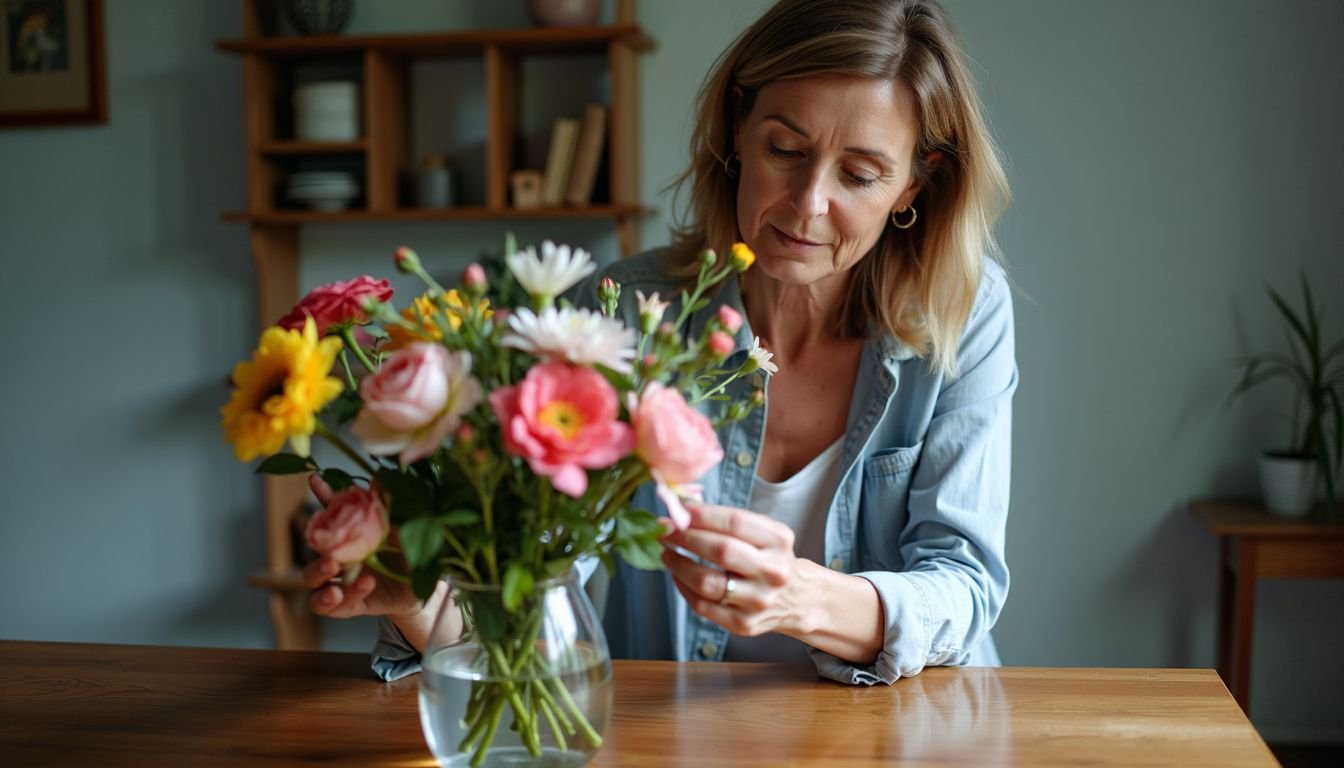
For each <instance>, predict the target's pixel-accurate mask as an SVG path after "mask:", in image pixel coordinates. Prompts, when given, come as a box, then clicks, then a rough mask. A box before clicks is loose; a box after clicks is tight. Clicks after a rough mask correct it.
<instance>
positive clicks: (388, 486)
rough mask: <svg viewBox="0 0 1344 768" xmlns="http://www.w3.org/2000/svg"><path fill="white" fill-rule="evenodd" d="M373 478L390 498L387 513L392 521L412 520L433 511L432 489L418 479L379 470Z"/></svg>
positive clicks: (393, 471)
mask: <svg viewBox="0 0 1344 768" xmlns="http://www.w3.org/2000/svg"><path fill="white" fill-rule="evenodd" d="M374 476H375V477H376V478H377V480H378V484H379V485H381V486H382V487H383V490H384V491H386V492H387V494H388V496H390V497H391V498H392V506H391V509H389V510H388V511H389V513H391V515H392V519H393V520H394V521H396V522H403V521H407V520H413V519H415V518H417V517H420V516H421V515H424V514H425V513H428V512H431V511H432V510H433V506H432V504H433V499H434V492H433V489H431V488H430V486H429V485H428V484H426V483H425V481H423V480H421V479H420V478H418V477H415V476H414V475H406V474H402V473H401V472H399V471H397V470H395V469H380V470H378V472H377V474H376V475H374Z"/></svg>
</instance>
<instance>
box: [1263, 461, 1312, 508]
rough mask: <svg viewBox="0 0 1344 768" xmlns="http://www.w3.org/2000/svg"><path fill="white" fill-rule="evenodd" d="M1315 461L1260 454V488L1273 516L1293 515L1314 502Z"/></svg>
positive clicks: (1309, 506)
mask: <svg viewBox="0 0 1344 768" xmlns="http://www.w3.org/2000/svg"><path fill="white" fill-rule="evenodd" d="M1316 469H1317V465H1316V460H1315V459H1300V458H1293V457H1284V456H1273V455H1270V454H1267V453H1262V454H1260V487H1261V489H1262V490H1263V491H1264V493H1265V506H1266V507H1267V508H1269V511H1270V512H1273V513H1274V514H1276V515H1285V516H1288V517H1297V516H1301V515H1305V514H1307V513H1308V512H1310V511H1311V507H1312V505H1313V504H1314V503H1315V501H1316Z"/></svg>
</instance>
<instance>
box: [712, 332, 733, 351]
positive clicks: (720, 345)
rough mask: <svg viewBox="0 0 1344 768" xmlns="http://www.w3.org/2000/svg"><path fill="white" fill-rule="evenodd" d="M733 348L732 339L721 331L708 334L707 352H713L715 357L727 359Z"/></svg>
mask: <svg viewBox="0 0 1344 768" xmlns="http://www.w3.org/2000/svg"><path fill="white" fill-rule="evenodd" d="M733 347H734V344H733V337H732V336H729V335H728V334H726V333H724V332H723V331H714V332H713V333H711V334H709V351H710V352H713V353H714V356H715V357H727V356H728V355H730V354H732V353H733Z"/></svg>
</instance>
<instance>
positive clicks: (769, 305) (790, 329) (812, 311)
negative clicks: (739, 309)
mask: <svg viewBox="0 0 1344 768" xmlns="http://www.w3.org/2000/svg"><path fill="white" fill-rule="evenodd" d="M849 278H850V275H848V274H842V275H836V276H834V277H831V278H827V279H825V280H821V281H818V282H816V283H812V284H810V285H793V284H789V283H782V282H780V281H778V280H775V279H774V278H772V277H770V276H768V275H766V274H765V273H764V272H762V271H752V272H748V273H747V277H746V280H745V282H744V284H743V287H742V290H743V296H742V305H743V307H744V308H745V309H746V310H747V320H748V321H749V322H750V323H751V330H752V333H754V334H756V335H757V336H759V337H760V338H761V343H762V344H763V345H764V346H765V347H766V349H768V350H770V351H771V352H773V353H775V355H777V356H779V357H780V358H782V359H791V358H792V359H796V358H798V357H803V356H805V353H806V351H807V350H810V349H815V348H816V347H817V346H818V345H825V344H830V343H833V342H835V341H837V340H838V339H839V338H840V336H839V334H838V333H837V332H836V329H837V328H838V326H839V322H838V321H839V318H840V312H841V309H842V308H843V306H844V302H845V300H846V294H847V292H848V290H847V289H848V286H849Z"/></svg>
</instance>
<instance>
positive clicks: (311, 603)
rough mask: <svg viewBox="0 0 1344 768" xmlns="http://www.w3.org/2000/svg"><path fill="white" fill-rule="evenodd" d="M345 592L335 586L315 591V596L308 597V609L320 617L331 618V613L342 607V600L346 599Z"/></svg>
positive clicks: (330, 585)
mask: <svg viewBox="0 0 1344 768" xmlns="http://www.w3.org/2000/svg"><path fill="white" fill-rule="evenodd" d="M343 592H344V590H342V589H341V588H340V587H338V586H336V585H335V584H329V585H327V586H325V587H322V588H321V589H318V590H314V591H313V594H311V595H309V596H308V608H309V609H311V610H312V612H313V613H315V614H317V615H318V616H330V615H331V612H332V611H334V610H336V609H337V607H338V606H340V604H341V598H342V597H344V594H343Z"/></svg>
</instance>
